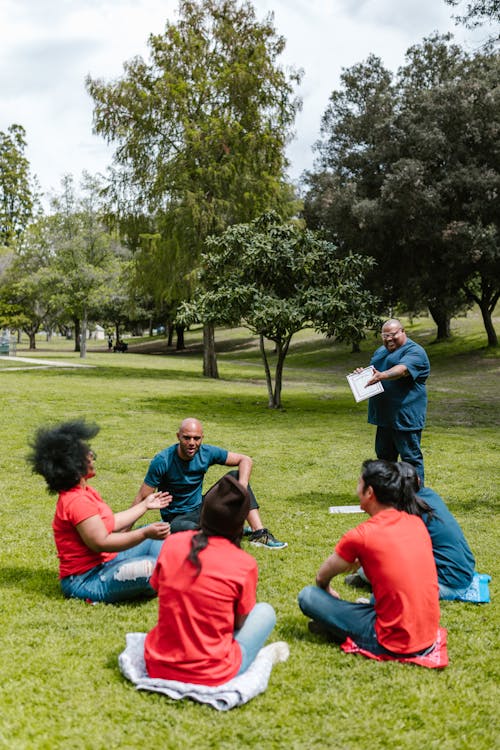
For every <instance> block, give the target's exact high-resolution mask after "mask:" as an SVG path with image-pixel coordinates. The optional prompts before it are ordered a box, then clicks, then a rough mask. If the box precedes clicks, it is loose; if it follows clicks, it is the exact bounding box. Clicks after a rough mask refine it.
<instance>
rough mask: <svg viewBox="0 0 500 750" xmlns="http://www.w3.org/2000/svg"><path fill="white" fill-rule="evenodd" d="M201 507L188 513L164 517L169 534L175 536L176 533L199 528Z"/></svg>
mask: <svg viewBox="0 0 500 750" xmlns="http://www.w3.org/2000/svg"><path fill="white" fill-rule="evenodd" d="M200 516H201V505H199V506H198V507H197V508H195V509H194V510H192V511H191V512H190V513H177V515H174V516H171V517H169V516H166V517H165V518H164V520H167V521H168V522H169V523H170V533H171V534H176V533H177V532H178V531H190V530H196V529H199V528H200Z"/></svg>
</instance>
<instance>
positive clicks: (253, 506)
mask: <svg viewBox="0 0 500 750" xmlns="http://www.w3.org/2000/svg"><path fill="white" fill-rule="evenodd" d="M227 473H228V474H230V475H231V476H232V477H234V478H235V479H238V480H239V478H240V473H239V471H238V470H237V469H234V470H233V471H228V472H227ZM247 490H248V494H249V495H250V510H255V509H256V508H258V507H259V503H258V502H257V498H256V497H255V495H254V492H253V490H252V488H251V487H250V485H248V487H247Z"/></svg>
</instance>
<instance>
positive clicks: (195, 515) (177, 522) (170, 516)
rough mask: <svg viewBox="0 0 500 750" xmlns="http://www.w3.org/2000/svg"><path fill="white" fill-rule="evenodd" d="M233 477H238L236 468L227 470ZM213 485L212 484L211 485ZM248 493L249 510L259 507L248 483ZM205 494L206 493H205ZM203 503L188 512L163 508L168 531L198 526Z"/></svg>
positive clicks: (186, 529) (162, 515) (162, 514)
mask: <svg viewBox="0 0 500 750" xmlns="http://www.w3.org/2000/svg"><path fill="white" fill-rule="evenodd" d="M227 474H230V475H231V476H233V477H234V478H235V479H239V472H238V470H237V469H235V470H233V471H228V472H227ZM212 486H213V485H212ZM247 489H248V494H249V495H250V510H254V509H255V508H258V507H259V503H258V502H257V498H256V497H255V495H254V493H253V490H252V488H251V487H250V485H248V488H247ZM207 492H208V490H207ZM205 494H206V493H205ZM202 505H203V503H201V504H200V505H198V507H197V508H195V509H194V510H191V511H189V512H188V513H175V512H174V513H171V512H170V511H169V510H168V508H165V510H164V511H162V513H161V517H162V518H163V520H164V521H168V522H169V524H170V533H171V534H175V533H177V532H178V531H189V530H190V529H199V528H200V516H201V509H202Z"/></svg>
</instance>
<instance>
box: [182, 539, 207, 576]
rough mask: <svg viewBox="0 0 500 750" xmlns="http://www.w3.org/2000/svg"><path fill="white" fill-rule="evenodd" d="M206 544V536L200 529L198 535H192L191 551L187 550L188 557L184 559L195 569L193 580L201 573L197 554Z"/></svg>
mask: <svg viewBox="0 0 500 750" xmlns="http://www.w3.org/2000/svg"><path fill="white" fill-rule="evenodd" d="M207 544H208V536H207V535H206V534H205V532H204V531H203V530H202V529H200V530H199V531H198V533H196V534H194V535H193V537H192V538H191V549H190V550H189V555H188V556H187V558H186V559H187V560H189V562H190V563H192V564H193V565H194V567H195V571H196V572H195V578H197V577H198V576H199V575H200V573H201V561H200V558H199V554H200V552H201V551H202V550H204V549H205V547H206V546H207Z"/></svg>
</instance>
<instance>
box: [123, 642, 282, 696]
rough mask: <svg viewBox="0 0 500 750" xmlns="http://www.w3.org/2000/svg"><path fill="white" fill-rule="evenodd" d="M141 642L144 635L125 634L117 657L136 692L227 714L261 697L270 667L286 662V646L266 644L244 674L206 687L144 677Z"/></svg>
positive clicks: (279, 643)
mask: <svg viewBox="0 0 500 750" xmlns="http://www.w3.org/2000/svg"><path fill="white" fill-rule="evenodd" d="M145 638H146V633H127V646H126V648H125V651H123V652H122V653H121V654H120V655H119V657H118V664H119V667H120V671H121V673H122V674H123V676H124V677H126V678H127V680H130V681H131V682H133V683H134V685H135V686H136V688H137V690H150V691H152V692H155V693H163V694H164V695H168V696H169V698H173V699H174V700H180V699H181V698H191V699H192V700H194V701H198V702H199V703H208V705H210V706H212V707H213V708H216V709H217V710H218V711H229V709H231V708H235V706H242V705H243V704H244V703H247V702H248V701H249V700H251V699H252V698H255V696H256V695H259V693H263V692H264V690H266V688H267V684H268V682H269V677H270V675H271V670H272V668H273V665H274V664H278V663H279V662H281V661H286V660H287V659H288V656H289V654H290V649H289V648H288V644H287V643H285V642H284V641H278V642H277V643H270V644H269V645H268V646H264V648H262V649H261V650H260V651H259V653H258V654H257V657H256V659H255V661H254V662H253V663H252V664H251V665H250V666H249V668H248V669H247V670H246V672H243V674H240V675H238V676H237V677H233V679H232V680H229V682H225V683H224V684H223V685H219V686H217V687H211V686H210V687H209V686H207V685H194V684H192V683H188V682H178V681H177V680H162V679H159V678H154V677H148V673H147V671H146V665H145V662H144V640H145Z"/></svg>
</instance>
